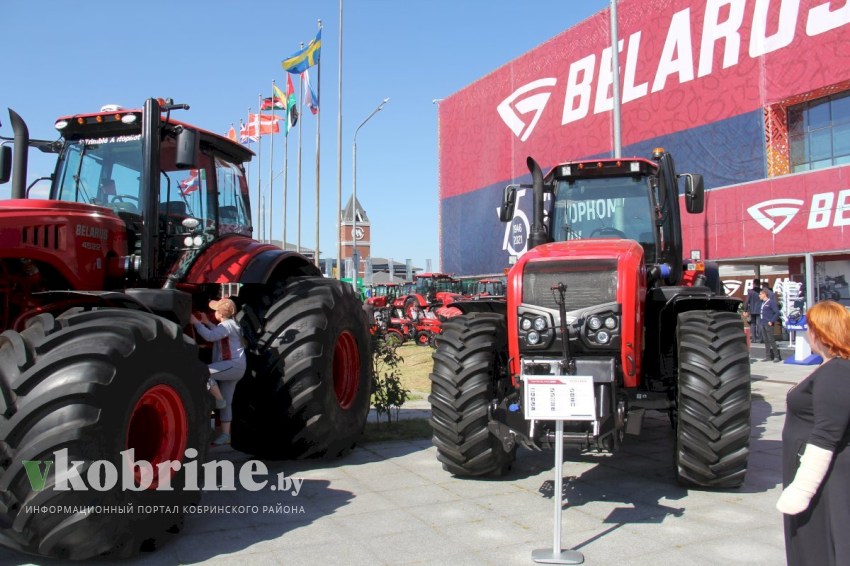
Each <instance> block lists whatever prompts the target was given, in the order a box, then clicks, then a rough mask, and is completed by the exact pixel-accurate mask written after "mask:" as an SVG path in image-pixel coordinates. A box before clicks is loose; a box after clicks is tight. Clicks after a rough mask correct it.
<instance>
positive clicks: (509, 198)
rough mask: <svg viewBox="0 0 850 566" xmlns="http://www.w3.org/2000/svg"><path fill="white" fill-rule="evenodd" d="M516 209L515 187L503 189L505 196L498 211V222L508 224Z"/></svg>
mask: <svg viewBox="0 0 850 566" xmlns="http://www.w3.org/2000/svg"><path fill="white" fill-rule="evenodd" d="M514 208H516V185H508V186H507V187H505V195H504V197H503V198H502V208H500V209H499V220H501V221H502V222H510V221H511V220H513V218H514Z"/></svg>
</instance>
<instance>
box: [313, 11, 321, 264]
mask: <svg viewBox="0 0 850 566" xmlns="http://www.w3.org/2000/svg"><path fill="white" fill-rule="evenodd" d="M321 30H322V20H319V31H321ZM321 68H322V60H321V58H319V62H318V63H316V97H317V98H318V99H319V103H320V104H321V101H322V91H321V88H322V80H321V71H320V69H321ZM321 117H322V111H321V110H319V112H318V113H317V114H316V252H315V253H314V254H313V263H315V264H316V267H318V266H319V154H320V153H321V152H320V151H319V148H320V145H319V139H320V138H319V118H321Z"/></svg>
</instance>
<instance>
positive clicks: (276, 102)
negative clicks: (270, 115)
mask: <svg viewBox="0 0 850 566" xmlns="http://www.w3.org/2000/svg"><path fill="white" fill-rule="evenodd" d="M272 90H273V91H274V92H273V93H272V96H270V97H268V98H264V99H263V103H262V104H261V105H260V110H272V109H274V110H286V98H284V96H283V93H282V92H280V89H279V88H277V87H276V86H275V85H272Z"/></svg>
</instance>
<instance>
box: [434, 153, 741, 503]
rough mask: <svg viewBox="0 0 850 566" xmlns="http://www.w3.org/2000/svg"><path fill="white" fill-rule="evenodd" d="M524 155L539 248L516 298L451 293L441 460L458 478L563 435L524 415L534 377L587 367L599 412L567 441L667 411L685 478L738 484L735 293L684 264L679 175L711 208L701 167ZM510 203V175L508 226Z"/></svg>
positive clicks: (690, 202) (499, 466) (437, 360)
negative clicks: (457, 298)
mask: <svg viewBox="0 0 850 566" xmlns="http://www.w3.org/2000/svg"><path fill="white" fill-rule="evenodd" d="M528 165H529V170H530V171H531V173H532V179H533V185H532V188H533V194H534V199H533V209H532V214H531V217H532V222H531V229H530V233H529V242H528V247H529V251H528V252H527V253H526V254H525V255H523V256H522V257H521V258H520V259H519V260H518V261H517V263H516V264H515V265H514V266H513V267H512V268H511V270H510V272H509V274H508V289H507V298H506V300H500V299H492V300H488V299H485V298H482V299H480V300H478V301H462V302H458V303H455V306H456V307H457V308H459V309H461V310H464V312H465V314H464V315H462V316H459V317H456V318H454V319H452V320H450V321H448V322H445V323H444V324H443V333H442V335H441V336H440V337H438V339H437V350H436V352H435V353H434V369H433V373H432V374H431V381H432V390H431V395H430V397H429V400H430V403H431V407H432V416H431V425H432V428H433V441H434V445H435V446H436V448H437V458H438V459H439V460H440V461H441V462H442V464H443V467H444V468H445V469H446V470H448V471H449V472H451V473H453V474H457V475H462V476H476V475H485V474H500V473H503V472H504V471H505V470H506V469H507V468H508V467H509V466H510V464H511V463H512V462H513V460H514V459H515V457H516V448H517V445H524V446H526V447H530V448H535V449H536V448H541V447H549V446H552V445H554V440H555V431H556V429H557V427H556V426H555V425H556V423H555V422H554V421H551V420H542V419H538V420H526V419H525V414H526V409H525V403H526V400H525V398H524V393H525V388H526V382H528V381H529V380H534V381H535V382H539V381H540V380H545V379H546V376H568V377H569V376H577V377H581V379H582V382H583V383H584V384H585V385H584V386H585V388H586V390H589V395H588V399H589V400H590V402H589V405H590V406H591V407H593V408H594V410H593V411H592V412H590V411H589V412H588V417H589V418H588V420H578V419H576V420H568V421H565V422H564V423H563V430H564V433H563V440H564V442H565V443H568V444H572V445H576V446H578V447H581V448H584V449H594V450H600V451H615V450H617V449H619V448H620V446H621V443H622V442H623V440H624V433H625V432H627V431H628V432H629V433H637V432H639V429H640V423H641V419H642V417H643V414H644V411H646V410H648V409H655V410H660V411H666V412H667V413H668V414H669V415H670V418H671V421H672V422H673V424H674V434H675V449H674V450H675V454H674V458H673V460H674V462H675V475H676V478H677V480H678V481H679V482H680V483H682V484H685V485H692V486H704V487H722V488H727V487H736V486H740V485H741V484H742V482H743V481H744V475H745V473H746V469H747V460H748V452H749V436H750V410H751V402H750V364H749V352H748V350H747V341H746V337H745V334H744V329H743V325H742V323H741V319H740V316H739V315H738V314H737V310H738V306H739V304H740V300H738V299H733V298H730V297H726V296H725V295H724V294H723V292H722V290H721V284H720V280H719V277H718V273H717V269H716V266H706V265H704V264H702V263H701V262H687V263H686V262H684V261H683V259H682V235H681V222H680V211H679V185H680V180H684V196H685V204H686V208H687V211H688V212H689V213H700V212H702V209H703V206H704V192H703V181H702V177H701V176H699V175H692V174H677V173H676V170H675V168H674V165H673V158H672V157H671V155H670V154H669V153H666V152H664V151H663V150H662V149H658V150H656V151H655V152H654V155H653V157H652V159H640V158H629V159H619V158H618V159H601V160H596V161H587V162H571V163H563V164H560V165H557V166H556V167H554V168H553V169H552V170H551V171H550V172H549V173H548V174H547V175H546V176H545V178H544V176H543V173H542V172H541V170H540V167H539V166H538V165H537V163H536V162H535V161H534V160H533V159H531V158H529V159H528ZM515 202H516V186H509V187H507V188H506V189H505V198H504V201H503V206H502V209H501V212H500V217H501V219H502V220H503V221H511V219H512V218H513V216H514V210H513V209H514V204H515ZM590 377H592V379H589V378H590ZM567 381H568V380H567ZM591 413H592V414H591Z"/></svg>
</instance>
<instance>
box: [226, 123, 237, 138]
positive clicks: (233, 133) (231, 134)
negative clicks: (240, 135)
mask: <svg viewBox="0 0 850 566" xmlns="http://www.w3.org/2000/svg"><path fill="white" fill-rule="evenodd" d="M227 139H229V140H232V141H236V128H234V127H233V126H232V125H231V126H230V129H229V130H227Z"/></svg>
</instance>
